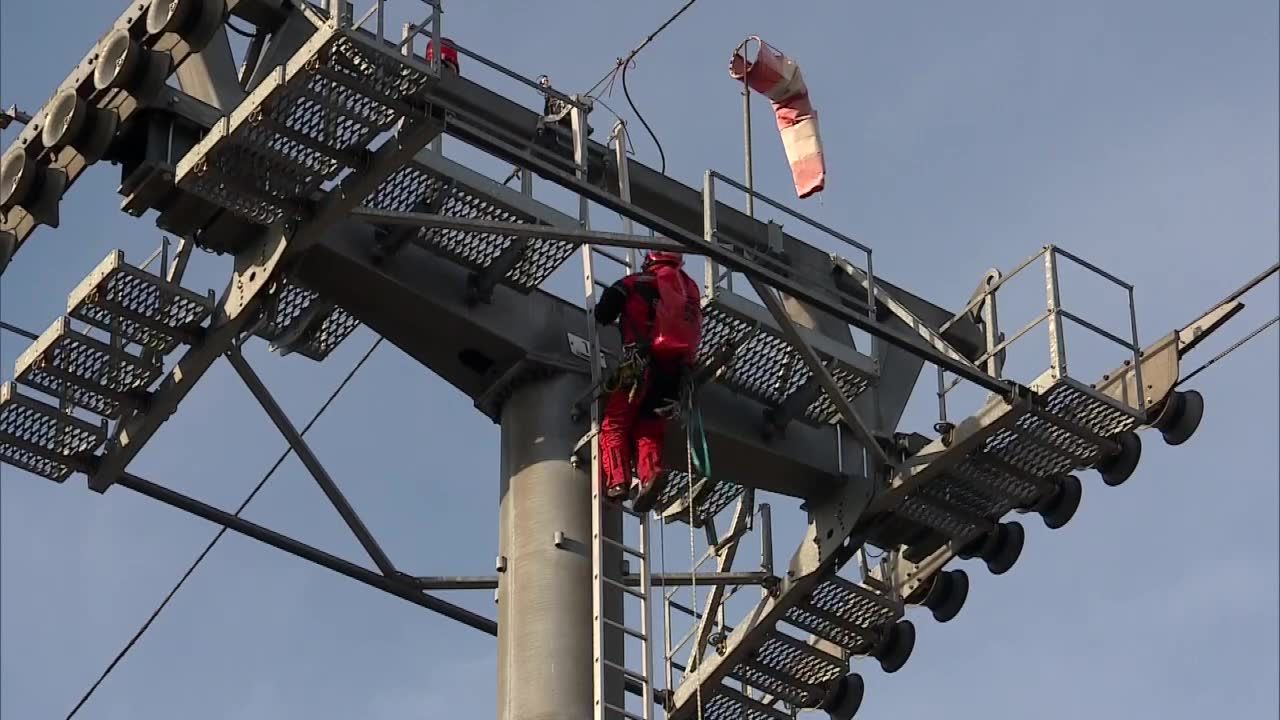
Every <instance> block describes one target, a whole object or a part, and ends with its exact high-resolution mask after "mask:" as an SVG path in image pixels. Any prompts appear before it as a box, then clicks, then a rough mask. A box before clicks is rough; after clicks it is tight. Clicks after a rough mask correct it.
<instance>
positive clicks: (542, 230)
mask: <svg viewBox="0 0 1280 720" xmlns="http://www.w3.org/2000/svg"><path fill="white" fill-rule="evenodd" d="M351 217H353V218H355V219H357V220H363V221H365V222H367V223H371V224H374V225H402V226H409V227H423V228H435V229H440V230H458V231H461V232H479V233H492V234H494V235H510V236H513V237H517V238H521V239H525V240H539V239H541V240H563V241H565V242H571V243H576V244H578V245H603V246H606V247H619V248H634V249H637V250H674V251H676V252H684V249H685V248H684V246H683V245H681V244H680V243H677V242H672V241H670V240H663V239H662V238H655V237H650V236H648V235H629V234H626V233H612V232H603V231H600V230H578V229H574V228H567V227H554V226H551V225H533V224H530V223H509V222H498V221H496V220H472V219H471V218H465V217H461V216H457V215H436V214H431V213H414V212H394V211H391V210H375V209H373V208H358V209H356V210H353V211H352V212H351Z"/></svg>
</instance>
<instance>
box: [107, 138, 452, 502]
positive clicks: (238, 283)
mask: <svg viewBox="0 0 1280 720" xmlns="http://www.w3.org/2000/svg"><path fill="white" fill-rule="evenodd" d="M440 130H441V124H440V123H439V122H438V121H437V120H436V119H434V118H433V117H430V116H425V117H423V118H420V119H419V120H418V121H417V122H411V121H406V123H405V124H404V125H402V126H401V127H400V128H399V130H398V131H397V133H396V134H395V135H394V136H393V137H392V138H390V139H388V140H387V141H386V142H385V143H383V144H382V145H381V146H379V147H378V149H377V150H374V151H373V152H372V153H370V154H369V158H368V163H367V164H366V165H365V166H364V168H363V172H356V173H353V174H351V175H349V176H347V177H346V178H344V179H343V180H342V182H341V183H340V184H339V185H338V187H336V188H334V189H333V190H331V191H329V193H328V194H327V195H326V196H325V197H324V199H323V200H322V201H321V202H320V203H319V204H318V206H317V208H316V211H315V212H314V213H313V214H312V215H311V216H310V217H308V218H307V219H306V220H304V221H303V222H301V223H299V224H298V225H297V227H288V226H283V227H275V228H269V229H267V230H266V231H265V232H264V234H263V236H262V238H261V239H260V240H259V242H258V252H246V253H241V254H240V255H237V256H236V274H235V277H234V278H233V279H232V282H231V283H230V284H229V285H228V287H227V290H226V292H225V293H224V294H223V301H222V306H221V308H220V311H219V313H218V315H217V318H216V320H215V321H214V322H213V323H212V325H211V327H210V329H209V330H208V331H206V333H205V334H204V337H203V338H202V339H201V340H200V341H199V342H197V343H196V344H195V345H194V346H192V348H191V349H190V350H188V351H187V353H186V354H185V355H183V357H182V358H181V359H180V360H179V361H178V363H177V365H176V366H175V367H174V368H173V370H171V371H170V372H169V375H168V376H167V377H166V378H165V379H164V380H163V381H162V382H161V384H160V386H159V387H157V388H156V391H155V393H154V394H153V395H152V397H151V402H150V404H149V405H148V407H147V408H146V409H145V411H142V412H136V413H134V414H133V415H131V416H129V417H127V418H125V419H124V420H122V421H121V422H120V424H119V427H118V430H117V432H116V437H115V439H114V442H113V443H112V444H111V446H110V449H109V450H108V451H107V452H106V453H105V454H104V455H103V457H102V459H101V461H100V462H99V464H98V467H97V468H96V469H95V470H94V472H93V474H92V475H91V476H90V477H89V487H90V488H91V489H93V490H95V491H97V492H105V491H106V490H107V488H109V487H110V486H111V484H112V483H113V482H115V479H116V477H117V476H119V475H120V473H122V472H124V469H125V468H126V467H127V466H128V464H129V462H130V461H132V460H133V458H134V457H135V456H137V454H138V452H139V451H141V449H142V447H143V446H144V445H146V443H147V441H148V440H150V439H151V437H152V436H153V435H154V434H155V432H156V431H157V430H159V429H160V426H161V425H162V424H164V422H165V420H167V419H168V418H169V417H170V416H171V415H172V414H173V413H174V412H175V411H176V410H177V409H178V405H179V403H181V402H182V400H183V399H184V398H185V397H186V396H187V393H188V392H190V391H191V388H192V387H194V386H195V384H196V382H198V381H199V380H200V378H201V377H203V376H204V373H205V372H206V371H207V370H208V369H209V367H210V366H211V365H212V364H213V362H214V360H216V359H217V357H218V356H219V355H222V354H223V353H225V352H226V351H227V350H229V349H230V348H231V346H232V344H233V343H234V342H235V340H236V338H237V337H238V336H239V335H240V334H241V333H243V332H244V331H245V330H246V329H248V328H249V327H250V324H251V322H252V321H253V320H254V319H256V317H257V315H258V309H259V307H260V305H261V302H262V298H263V297H264V295H265V288H266V287H267V286H268V280H269V279H270V278H271V277H272V276H274V275H276V274H277V272H278V271H280V270H281V269H282V266H287V265H288V264H289V263H290V262H291V261H293V260H295V259H296V258H297V257H298V256H300V255H302V254H303V253H304V252H305V251H306V250H307V249H308V248H310V247H312V246H313V245H315V244H316V243H318V242H320V240H321V239H322V238H323V237H324V235H325V233H327V232H329V231H330V230H331V227H332V226H333V225H334V224H335V223H336V222H337V221H338V220H340V219H341V218H342V217H343V216H345V215H346V214H347V213H348V212H350V211H351V209H352V208H354V207H355V206H356V205H358V204H359V203H360V202H361V201H362V200H363V199H364V198H366V197H368V196H369V194H370V193H372V192H373V191H374V190H375V189H376V188H377V187H378V184H379V183H381V182H382V180H383V179H384V178H385V177H386V175H387V173H389V172H391V171H392V170H394V169H395V168H398V167H400V166H401V165H404V164H405V163H406V162H408V161H409V159H410V158H412V157H413V156H414V155H415V154H416V153H417V152H418V151H419V150H421V149H422V147H423V146H425V145H426V144H427V143H428V142H430V141H431V139H432V138H433V137H436V136H437V135H438V134H439V133H440Z"/></svg>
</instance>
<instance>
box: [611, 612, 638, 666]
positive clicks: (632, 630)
mask: <svg viewBox="0 0 1280 720" xmlns="http://www.w3.org/2000/svg"><path fill="white" fill-rule="evenodd" d="M604 624H605V625H608V626H610V627H615V628H618V629H619V630H621V631H622V632H624V633H626V634H628V635H630V636H631V637H633V638H635V639H637V640H640V641H645V640H648V639H649V637H648V636H647V635H645V634H644V633H642V632H640V631H639V630H636V629H635V628H633V627H631V626H630V625H624V624H623V623H620V622H618V621H617V620H610V619H609V618H604ZM605 662H608V661H607V660H606V661H605Z"/></svg>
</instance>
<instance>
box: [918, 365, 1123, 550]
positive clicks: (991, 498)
mask: <svg viewBox="0 0 1280 720" xmlns="http://www.w3.org/2000/svg"><path fill="white" fill-rule="evenodd" d="M1008 412H1011V413H1021V414H1020V415H1019V416H1018V417H1017V418H1016V419H1015V420H1013V422H1012V423H1009V424H1007V425H1005V426H1003V427H1000V425H1001V424H1000V423H994V422H993V423H991V424H990V425H989V427H997V429H995V430H993V431H990V434H989V436H988V437H986V438H985V439H984V440H982V442H981V444H980V446H979V447H978V448H977V449H975V450H973V451H971V452H969V453H967V454H960V453H958V452H944V453H942V454H940V455H939V456H938V457H937V458H935V459H934V460H933V461H931V463H930V464H931V465H932V464H934V463H939V464H941V466H942V467H943V468H945V469H944V471H943V472H942V473H940V474H938V475H937V476H935V477H933V478H931V479H929V480H927V481H925V482H923V483H921V484H919V485H918V486H916V487H915V488H914V489H912V490H911V491H910V492H909V493H908V494H906V495H905V497H903V498H902V500H901V503H900V504H899V505H898V506H897V507H895V508H894V509H893V512H895V513H896V514H898V515H901V516H903V517H906V518H908V519H909V520H911V521H913V522H916V523H918V524H920V525H923V526H925V527H928V528H931V529H933V530H936V531H938V532H939V533H941V534H943V535H944V536H946V537H947V538H948V539H950V540H952V541H954V542H956V543H960V544H963V543H964V542H966V541H968V540H970V539H972V538H973V537H975V536H977V535H978V534H981V533H982V532H983V531H984V528H985V527H986V526H988V525H989V524H990V523H992V522H996V521H999V520H1000V518H1002V517H1004V515H1006V514H1007V513H1009V512H1010V511H1012V510H1014V509H1017V508H1022V507H1027V506H1029V505H1031V504H1032V503H1034V501H1035V500H1036V499H1037V498H1038V497H1039V496H1040V495H1041V493H1043V492H1046V491H1047V490H1048V489H1050V488H1051V487H1052V485H1051V480H1052V478H1054V477H1056V476H1058V475H1062V474H1065V473H1069V472H1072V471H1075V470H1081V469H1084V468H1088V467H1092V466H1094V465H1096V464H1097V463H1098V462H1099V461H1100V460H1101V459H1102V456H1103V454H1104V453H1105V451H1106V447H1105V444H1106V439H1107V438H1111V437H1114V436H1115V435H1117V434H1119V433H1122V432H1125V431H1127V430H1132V429H1134V428H1135V427H1137V425H1138V424H1139V419H1138V415H1137V413H1136V411H1134V410H1133V409H1130V408H1127V407H1125V406H1123V405H1121V404H1119V403H1117V402H1116V401H1114V400H1112V399H1111V398H1109V397H1106V396H1104V395H1101V394H1100V393H1097V392H1096V391H1093V390H1092V389H1090V388H1088V387H1085V386H1083V385H1081V384H1080V383H1078V382H1076V381H1074V380H1071V379H1070V378H1062V379H1060V380H1057V381H1056V382H1054V383H1053V384H1052V385H1050V386H1049V387H1047V388H1046V389H1045V390H1044V391H1043V393H1042V394H1041V397H1040V403H1038V406H1037V407H1034V408H1031V409H1027V410H1020V409H1015V408H1011V409H1010V410H1009V411H1008ZM980 432H981V431H980Z"/></svg>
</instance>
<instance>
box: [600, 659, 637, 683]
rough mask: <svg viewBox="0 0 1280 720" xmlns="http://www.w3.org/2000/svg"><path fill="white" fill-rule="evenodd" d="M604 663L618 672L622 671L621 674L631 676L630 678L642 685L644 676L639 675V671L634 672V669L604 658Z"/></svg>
mask: <svg viewBox="0 0 1280 720" xmlns="http://www.w3.org/2000/svg"><path fill="white" fill-rule="evenodd" d="M604 664H605V665H607V666H608V667H611V668H613V669H614V670H617V671H618V672H620V673H622V674H623V675H626V676H627V677H629V678H631V679H632V680H635V681H636V682H638V683H640V684H642V685H643V684H644V676H643V675H641V674H640V673H638V672H636V671H635V670H630V669H628V668H627V667H626V666H625V665H619V664H618V663H616V662H613V661H612V660H605V661H604Z"/></svg>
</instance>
